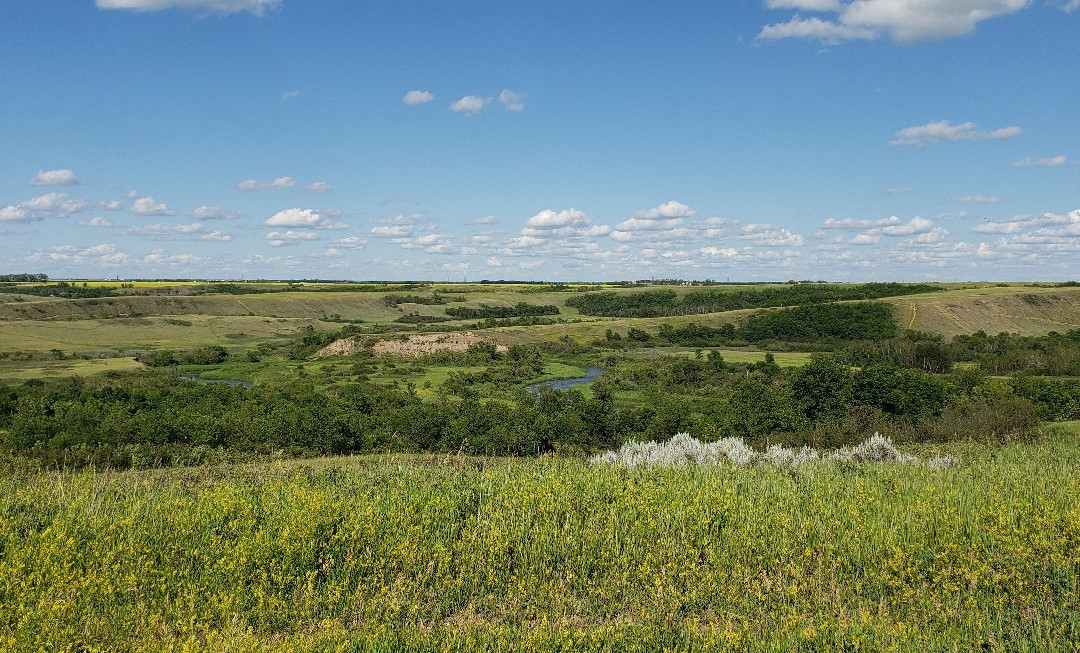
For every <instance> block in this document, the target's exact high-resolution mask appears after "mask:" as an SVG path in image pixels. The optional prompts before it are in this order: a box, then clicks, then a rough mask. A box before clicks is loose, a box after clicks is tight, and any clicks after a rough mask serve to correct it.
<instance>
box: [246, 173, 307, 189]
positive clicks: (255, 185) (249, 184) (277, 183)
mask: <svg viewBox="0 0 1080 653" xmlns="http://www.w3.org/2000/svg"><path fill="white" fill-rule="evenodd" d="M236 188H237V190H243V191H249V192H250V191H256V190H274V189H277V188H296V180H295V179H293V178H292V177H287V176H286V177H278V178H277V179H273V180H271V181H259V180H258V179H245V180H244V181H242V182H240V183H239V184H237V185H236Z"/></svg>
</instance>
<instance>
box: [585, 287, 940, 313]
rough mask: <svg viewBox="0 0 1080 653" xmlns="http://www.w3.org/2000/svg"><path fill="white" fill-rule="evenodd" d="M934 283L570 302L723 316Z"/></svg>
mask: <svg viewBox="0 0 1080 653" xmlns="http://www.w3.org/2000/svg"><path fill="white" fill-rule="evenodd" d="M938 290H940V288H937V287H935V286H931V285H928V284H903V283H867V284H861V285H855V286H841V285H833V284H797V285H792V286H785V287H782V288H762V289H757V290H739V291H735V292H732V291H726V290H715V289H708V290H693V291H690V292H688V293H686V294H685V295H683V296H682V298H681V299H680V298H679V296H678V295H677V294H676V293H675V291H673V290H650V291H645V292H638V293H617V292H610V291H608V292H597V293H586V294H583V295H580V296H578V297H572V298H570V299H568V300H566V305H567V306H571V307H573V308H576V309H578V311H580V312H581V313H582V314H584V315H598V316H604V317H668V316H673V315H693V314H696V313H719V312H722V311H734V310H738V309H744V308H773V307H778V306H799V305H803V304H821V303H825V302H835V301H845V300H866V299H880V298H882V297H894V296H897V295H913V294H916V293H926V292H935V291H938Z"/></svg>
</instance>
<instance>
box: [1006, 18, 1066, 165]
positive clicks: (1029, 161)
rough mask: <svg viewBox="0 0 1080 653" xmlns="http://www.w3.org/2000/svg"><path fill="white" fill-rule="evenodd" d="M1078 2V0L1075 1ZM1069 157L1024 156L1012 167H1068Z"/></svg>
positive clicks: (1059, 155)
mask: <svg viewBox="0 0 1080 653" xmlns="http://www.w3.org/2000/svg"><path fill="white" fill-rule="evenodd" d="M1077 2H1080V0H1077ZM1068 164H1069V157H1067V156H1065V155H1064V154H1058V155H1057V156H1048V157H1046V158H1044V159H1033V158H1031V157H1030V156H1026V157H1024V158H1022V159H1020V160H1019V161H1014V162H1013V163H1012V167H1014V168H1030V167H1036V168H1057V167H1060V166H1064V165H1068Z"/></svg>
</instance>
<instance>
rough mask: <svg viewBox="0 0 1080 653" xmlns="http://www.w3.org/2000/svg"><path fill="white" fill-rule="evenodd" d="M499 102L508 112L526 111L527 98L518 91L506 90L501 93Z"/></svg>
mask: <svg viewBox="0 0 1080 653" xmlns="http://www.w3.org/2000/svg"><path fill="white" fill-rule="evenodd" d="M499 102H500V103H501V104H502V105H503V108H504V109H506V110H507V111H524V110H525V96H523V95H522V94H521V93H518V92H516V91H511V90H510V89H504V90H503V91H502V92H501V93H499Z"/></svg>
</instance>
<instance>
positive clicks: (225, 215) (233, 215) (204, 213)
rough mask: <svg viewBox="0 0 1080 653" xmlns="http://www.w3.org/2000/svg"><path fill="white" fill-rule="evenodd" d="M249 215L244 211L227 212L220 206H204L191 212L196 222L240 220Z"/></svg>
mask: <svg viewBox="0 0 1080 653" xmlns="http://www.w3.org/2000/svg"><path fill="white" fill-rule="evenodd" d="M245 215H247V214H246V213H244V212H243V211H226V210H225V209H223V208H221V207H220V206H213V205H208V204H204V205H202V206H200V207H199V208H197V209H195V210H194V211H192V212H191V217H193V218H195V219H196V220H238V219H240V218H242V217H244V216H245Z"/></svg>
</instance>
